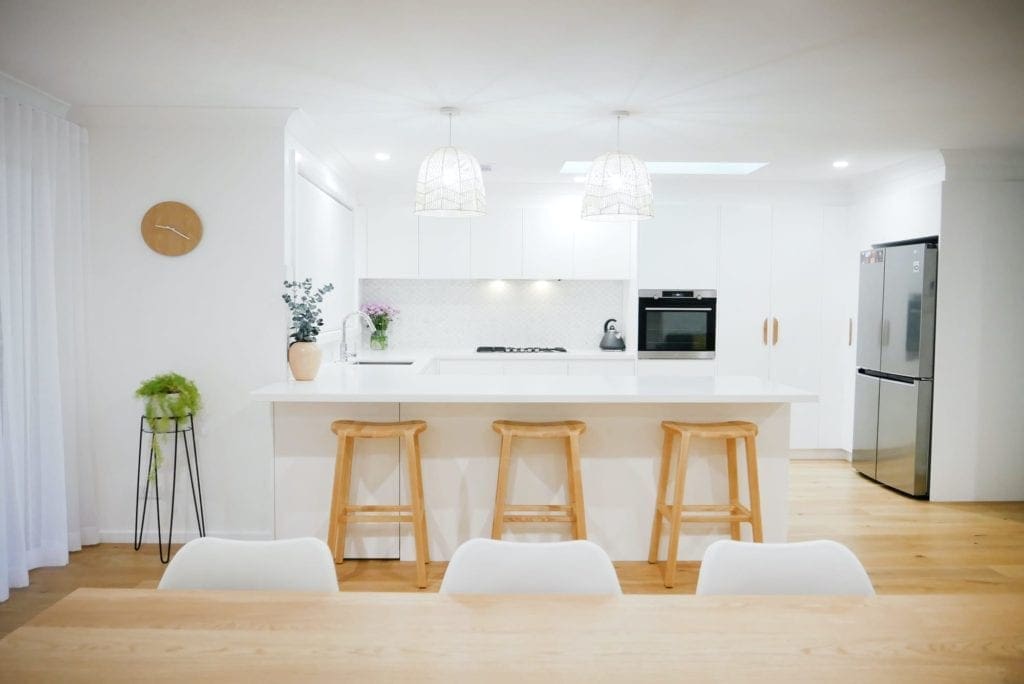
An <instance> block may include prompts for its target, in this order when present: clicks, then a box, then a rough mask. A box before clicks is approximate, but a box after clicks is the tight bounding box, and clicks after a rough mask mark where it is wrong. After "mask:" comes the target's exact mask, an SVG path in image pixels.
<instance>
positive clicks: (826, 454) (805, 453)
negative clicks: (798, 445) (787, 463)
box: [789, 449, 850, 461]
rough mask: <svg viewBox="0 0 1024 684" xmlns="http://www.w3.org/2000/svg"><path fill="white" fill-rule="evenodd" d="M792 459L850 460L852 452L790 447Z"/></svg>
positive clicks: (790, 457)
mask: <svg viewBox="0 0 1024 684" xmlns="http://www.w3.org/2000/svg"><path fill="white" fill-rule="evenodd" d="M789 459H790V460H791V461H849V460H850V452H849V451H845V450H843V449H790V450H789Z"/></svg>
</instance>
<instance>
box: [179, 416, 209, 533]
mask: <svg viewBox="0 0 1024 684" xmlns="http://www.w3.org/2000/svg"><path fill="white" fill-rule="evenodd" d="M188 424H189V427H188V430H187V431H186V433H185V435H184V437H183V441H184V442H185V463H186V464H187V465H188V483H189V486H190V488H191V489H192V506H193V507H194V509H195V512H196V526H197V527H198V528H199V536H200V537H205V536H206V512H205V510H204V509H203V488H202V483H201V482H200V481H199V451H198V450H197V449H196V425H195V420H194V418H193V417H192V416H191V415H189V417H188ZM189 434H191V435H192V449H191V453H190V451H189V447H188V436H189ZM193 460H195V464H196V465H195V477H194V478H193V473H192V461H193ZM197 492H198V493H197Z"/></svg>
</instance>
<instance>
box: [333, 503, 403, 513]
mask: <svg viewBox="0 0 1024 684" xmlns="http://www.w3.org/2000/svg"><path fill="white" fill-rule="evenodd" d="M381 511H385V512H390V513H395V512H399V513H402V512H404V513H411V512H412V506H410V505H409V504H402V505H397V506H396V505H380V504H362V505H360V504H351V505H348V506H345V512H346V513H371V512H381Z"/></svg>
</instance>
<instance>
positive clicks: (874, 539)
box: [0, 461, 1024, 636]
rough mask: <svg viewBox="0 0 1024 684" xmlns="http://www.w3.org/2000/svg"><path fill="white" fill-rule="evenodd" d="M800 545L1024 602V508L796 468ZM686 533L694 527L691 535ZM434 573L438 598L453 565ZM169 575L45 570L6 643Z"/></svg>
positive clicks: (411, 584) (396, 582) (395, 573)
mask: <svg viewBox="0 0 1024 684" xmlns="http://www.w3.org/2000/svg"><path fill="white" fill-rule="evenodd" d="M790 478H791V481H790V528H789V537H790V540H791V541H799V540H804V539H820V538H828V539H835V540H837V541H840V542H842V543H844V544H846V545H847V546H849V547H850V548H851V549H853V551H854V552H855V553H856V554H857V555H858V556H859V557H860V559H861V561H862V562H863V563H864V566H865V567H866V568H867V571H868V574H869V575H870V576H871V580H872V582H873V583H874V585H875V589H876V590H877V591H878V592H879V593H880V594H915V593H954V594H955V593H990V592H991V593H999V592H1004V593H1024V503H999V504H995V503H993V504H985V503H977V504H942V503H932V502H926V501H916V500H914V499H910V498H907V497H905V496H902V495H900V494H897V493H895V492H893V491H890V490H888V489H885V488H883V487H880V486H879V485H877V484H875V483H873V482H870V481H868V480H866V479H864V478H862V477H860V476H859V475H857V474H856V473H854V472H853V471H852V470H851V469H850V467H849V465H848V464H847V463H845V462H839V461H793V462H792V463H791V465H790ZM684 533H685V526H684ZM615 566H616V569H617V571H618V573H619V580H620V582H621V583H622V589H623V591H625V592H626V593H650V594H662V593H680V594H686V593H692V592H693V590H694V587H695V586H696V582H697V571H698V567H699V564H698V563H682V564H680V568H679V572H678V573H677V575H676V586H675V588H674V589H665V588H664V587H663V586H662V584H661V576H660V569H659V567H657V566H653V565H648V564H647V563H644V562H620V563H616V564H615ZM427 567H428V577H429V585H428V587H427V589H425V590H423V591H437V588H438V586H439V585H440V583H441V577H442V576H443V575H444V568H445V564H444V563H432V564H431V565H429V566H427ZM162 572H163V566H162V565H161V564H160V562H159V560H158V558H157V553H156V547H154V546H149V547H144V548H143V549H142V550H141V551H137V552H136V551H133V550H132V547H131V545H129V544H100V545H99V546H93V547H88V548H86V549H83V550H82V551H81V552H78V553H75V554H72V556H71V563H70V564H69V565H68V566H67V567H63V568H40V569H39V570H33V571H32V573H31V585H30V586H28V587H26V588H25V589H15V590H12V591H11V598H10V600H9V601H7V602H6V603H2V604H0V636H2V635H3V634H6V633H7V632H10V631H11V630H13V629H15V628H16V627H18V626H19V625H21V624H22V623H24V622H26V621H27V620H29V619H30V618H31V617H32V616H33V615H35V614H36V613H38V612H39V611H41V610H43V609H44V608H46V607H47V606H49V605H51V604H53V603H54V602H56V601H57V600H59V599H60V598H61V597H63V596H64V595H66V594H68V593H69V592H71V591H73V590H74V589H76V588H78V587H139V586H143V587H155V586H156V583H157V581H158V580H159V579H160V575H161V574H162ZM415 577H416V570H415V564H414V563H399V562H397V561H347V562H345V563H344V564H343V565H341V566H339V567H338V578H339V580H340V586H341V589H342V590H347V591H416V588H415Z"/></svg>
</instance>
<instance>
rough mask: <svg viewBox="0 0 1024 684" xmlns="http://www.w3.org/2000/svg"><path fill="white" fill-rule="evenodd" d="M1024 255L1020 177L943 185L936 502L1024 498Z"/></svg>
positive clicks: (1023, 186) (1023, 200)
mask: <svg viewBox="0 0 1024 684" xmlns="http://www.w3.org/2000/svg"><path fill="white" fill-rule="evenodd" d="M1018 178H1020V176H1018ZM1022 257H1024V182H1021V181H1019V180H1018V181H999V180H994V181H993V180H947V181H946V182H945V183H944V184H943V189H942V239H941V243H940V248H939V297H938V311H937V314H936V346H935V400H934V401H935V403H934V422H933V428H932V478H931V498H932V499H933V500H939V501H988V500H1022V499H1024V420H1022V415H1024V385H1022V382H1024V307H1022V306H1021V300H1020V298H1021V295H1022V294H1024V267H1022Z"/></svg>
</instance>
